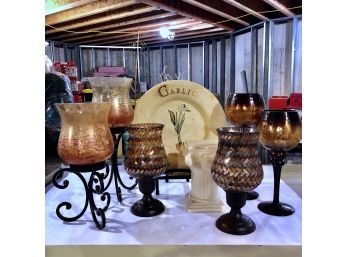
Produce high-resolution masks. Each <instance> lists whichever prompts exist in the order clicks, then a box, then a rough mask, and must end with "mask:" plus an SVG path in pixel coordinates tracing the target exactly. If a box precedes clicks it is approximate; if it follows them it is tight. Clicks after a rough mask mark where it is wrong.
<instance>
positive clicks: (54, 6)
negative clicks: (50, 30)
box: [45, 0, 97, 15]
mask: <svg viewBox="0 0 348 257" xmlns="http://www.w3.org/2000/svg"><path fill="white" fill-rule="evenodd" d="M96 1H97V0H46V1H45V15H50V14H53V13H57V12H62V11H65V10H69V9H72V8H75V7H78V6H81V5H84V4H88V3H91V2H96Z"/></svg>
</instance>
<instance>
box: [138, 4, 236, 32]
mask: <svg viewBox="0 0 348 257" xmlns="http://www.w3.org/2000/svg"><path fill="white" fill-rule="evenodd" d="M141 2H143V3H146V4H149V5H152V6H154V7H156V8H161V9H163V10H167V11H168V12H174V13H177V14H180V15H182V16H186V17H192V18H195V19H198V20H201V21H203V22H207V23H213V24H215V25H216V26H217V27H220V28H223V29H226V30H229V31H233V30H234V28H235V27H236V25H234V24H235V22H233V21H229V22H224V23H219V22H221V17H220V16H218V15H216V14H213V13H210V12H208V11H206V10H202V9H200V8H197V7H196V6H192V5H190V4H187V3H185V2H182V1H171V0H141ZM237 25H238V24H237Z"/></svg>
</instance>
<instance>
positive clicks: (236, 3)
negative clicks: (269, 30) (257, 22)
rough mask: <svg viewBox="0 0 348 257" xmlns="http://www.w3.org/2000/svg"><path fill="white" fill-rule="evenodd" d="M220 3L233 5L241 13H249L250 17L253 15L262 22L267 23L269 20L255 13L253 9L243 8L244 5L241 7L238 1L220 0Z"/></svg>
mask: <svg viewBox="0 0 348 257" xmlns="http://www.w3.org/2000/svg"><path fill="white" fill-rule="evenodd" d="M222 1H224V2H226V3H228V4H230V5H233V6H234V7H237V8H239V9H241V10H242V11H244V12H246V13H249V14H251V15H253V16H255V17H257V18H259V19H261V20H264V21H268V20H269V19H268V18H267V17H266V16H264V15H262V14H260V13H258V12H256V11H254V10H253V9H251V8H249V7H247V6H245V5H242V4H241V3H239V2H238V1H235V0H222Z"/></svg>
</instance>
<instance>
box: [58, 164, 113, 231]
mask: <svg viewBox="0 0 348 257" xmlns="http://www.w3.org/2000/svg"><path fill="white" fill-rule="evenodd" d="M104 167H105V168H106V172H105V174H102V173H100V172H98V171H99V170H101V169H103V168H104ZM65 171H67V172H69V173H71V174H74V175H76V176H77V177H78V178H79V179H80V180H81V182H82V183H83V186H84V188H85V192H86V199H85V203H84V207H83V208H82V210H81V212H80V213H79V214H77V215H75V216H73V217H66V216H64V215H63V214H62V212H61V210H62V208H63V207H65V209H67V210H70V209H71V207H72V204H71V203H70V202H62V203H60V204H59V205H58V206H57V208H56V214H57V216H58V218H60V219H61V220H63V221H66V222H72V221H76V220H78V219H79V218H80V217H81V216H82V215H83V214H84V213H85V212H86V210H87V207H88V205H89V207H90V210H91V214H92V218H93V221H94V223H95V225H96V227H97V228H99V229H102V228H104V227H105V224H106V219H105V212H106V210H107V209H108V207H109V205H110V199H111V198H110V194H109V193H108V192H106V190H107V188H108V187H109V186H110V183H111V180H112V175H111V176H110V178H109V181H108V183H107V185H106V186H105V185H104V184H105V183H104V180H106V179H107V177H108V176H109V174H110V172H109V165H108V164H107V163H106V162H105V161H104V162H101V163H97V164H91V165H70V167H69V168H64V169H60V170H58V171H57V172H56V173H55V174H54V176H53V181H52V182H53V185H54V186H55V187H57V188H59V189H65V188H67V187H68V186H69V181H68V180H67V179H64V180H63V181H62V182H59V180H60V179H61V178H62V177H63V174H64V172H65ZM84 172H91V175H90V178H89V180H88V182H87V181H86V179H85V178H84V176H83V175H82V174H81V173H84ZM60 183H62V184H60ZM94 194H98V195H100V200H101V202H102V203H104V207H103V208H100V207H98V206H97V205H96V203H95V201H94Z"/></svg>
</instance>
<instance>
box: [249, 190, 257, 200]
mask: <svg viewBox="0 0 348 257" xmlns="http://www.w3.org/2000/svg"><path fill="white" fill-rule="evenodd" d="M257 198H259V193H258V192H256V191H250V192H248V193H247V200H255V199H257Z"/></svg>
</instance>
